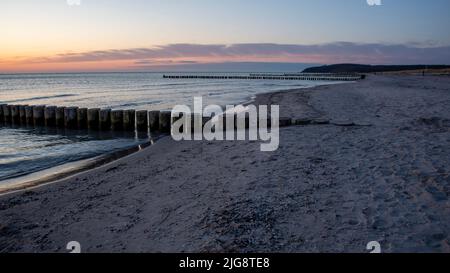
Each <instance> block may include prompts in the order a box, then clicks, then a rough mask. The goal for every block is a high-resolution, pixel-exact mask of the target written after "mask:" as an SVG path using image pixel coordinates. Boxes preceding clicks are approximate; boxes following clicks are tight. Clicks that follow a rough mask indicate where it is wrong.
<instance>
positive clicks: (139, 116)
mask: <svg viewBox="0 0 450 273" xmlns="http://www.w3.org/2000/svg"><path fill="white" fill-rule="evenodd" d="M136 130H137V131H138V132H147V131H148V111H146V110H140V111H136Z"/></svg>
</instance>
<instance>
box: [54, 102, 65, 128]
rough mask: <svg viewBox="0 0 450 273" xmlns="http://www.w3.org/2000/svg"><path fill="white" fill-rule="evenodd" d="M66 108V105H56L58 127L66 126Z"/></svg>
mask: <svg viewBox="0 0 450 273" xmlns="http://www.w3.org/2000/svg"><path fill="white" fill-rule="evenodd" d="M65 109H66V107H64V106H62V107H56V113H55V119H56V121H55V123H56V127H58V128H64V126H65V119H64V111H65Z"/></svg>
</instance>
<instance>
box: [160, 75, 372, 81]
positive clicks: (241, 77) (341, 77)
mask: <svg viewBox="0 0 450 273" xmlns="http://www.w3.org/2000/svg"><path fill="white" fill-rule="evenodd" d="M163 78H164V79H204V80H289V81H357V80H362V79H364V78H365V75H360V74H329V73H298V74H249V75H201V74H198V75H163Z"/></svg>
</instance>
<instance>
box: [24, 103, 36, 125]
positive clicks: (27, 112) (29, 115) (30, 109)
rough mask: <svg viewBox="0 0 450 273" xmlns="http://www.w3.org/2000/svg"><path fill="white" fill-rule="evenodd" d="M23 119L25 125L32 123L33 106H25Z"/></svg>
mask: <svg viewBox="0 0 450 273" xmlns="http://www.w3.org/2000/svg"><path fill="white" fill-rule="evenodd" d="M25 119H26V124H27V126H33V125H34V117H33V106H25Z"/></svg>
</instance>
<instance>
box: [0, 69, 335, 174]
mask: <svg viewBox="0 0 450 273" xmlns="http://www.w3.org/2000/svg"><path fill="white" fill-rule="evenodd" d="M167 74H170V73H167ZM202 74H205V73H202ZM220 74H225V73H220ZM233 74H237V73H233ZM324 83H325V82H309V81H271V80H270V81H262V80H254V81H251V80H196V79H176V80H174V79H163V74H162V73H81V74H20V75H19V74H17V75H0V103H7V104H29V105H56V106H79V107H96V108H98V107H101V108H103V107H107V108H112V109H137V110H138V109H146V110H164V109H170V108H171V107H173V106H174V105H176V104H187V105H191V104H192V103H193V97H194V96H202V97H203V101H204V104H219V105H227V104H237V103H239V102H243V101H247V100H248V99H249V98H251V97H253V96H254V95H255V94H257V93H264V92H270V91H278V90H286V89H292V88H299V87H309V86H314V85H319V84H324ZM326 83H327V84H329V82H326ZM145 141H147V139H145V138H140V137H136V136H135V135H134V134H133V135H123V134H122V135H113V134H102V135H99V134H97V135H89V134H86V133H85V132H78V131H65V130H64V131H61V130H43V129H34V128H10V127H0V183H1V181H2V180H6V179H10V178H14V177H18V176H22V175H25V174H29V173H32V172H36V171H40V170H44V169H47V168H50V167H54V166H58V165H61V164H65V163H68V162H73V161H77V160H81V159H86V158H91V157H95V156H98V155H102V154H107V153H110V152H114V151H117V150H121V149H125V148H128V147H131V146H136V145H137V144H140V143H143V142H145Z"/></svg>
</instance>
